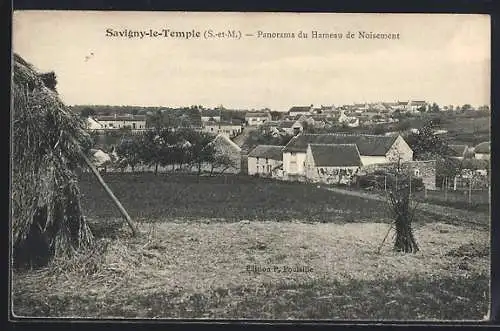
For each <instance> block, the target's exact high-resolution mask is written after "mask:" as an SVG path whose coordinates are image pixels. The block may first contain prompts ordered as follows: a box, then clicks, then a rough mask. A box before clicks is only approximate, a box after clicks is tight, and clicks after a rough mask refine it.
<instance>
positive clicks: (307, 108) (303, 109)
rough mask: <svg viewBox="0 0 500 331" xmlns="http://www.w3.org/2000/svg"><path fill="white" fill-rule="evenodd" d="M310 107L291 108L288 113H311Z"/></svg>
mask: <svg viewBox="0 0 500 331" xmlns="http://www.w3.org/2000/svg"><path fill="white" fill-rule="evenodd" d="M311 108H312V107H311V106H293V107H292V108H290V110H289V112H290V113H292V112H293V113H298V112H309V111H311Z"/></svg>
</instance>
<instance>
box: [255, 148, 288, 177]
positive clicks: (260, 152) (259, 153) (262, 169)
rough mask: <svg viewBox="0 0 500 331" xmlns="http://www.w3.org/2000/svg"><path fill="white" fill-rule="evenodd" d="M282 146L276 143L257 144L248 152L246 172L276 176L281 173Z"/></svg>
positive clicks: (279, 175)
mask: <svg viewBox="0 0 500 331" xmlns="http://www.w3.org/2000/svg"><path fill="white" fill-rule="evenodd" d="M283 147H285V146H276V145H258V146H257V147H255V148H254V149H253V150H252V151H250V153H248V174H249V175H255V174H259V175H263V176H277V177H281V175H282V166H283V151H282V149H283Z"/></svg>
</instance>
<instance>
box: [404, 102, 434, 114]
mask: <svg viewBox="0 0 500 331" xmlns="http://www.w3.org/2000/svg"><path fill="white" fill-rule="evenodd" d="M428 108H429V104H428V103H427V102H426V101H420V100H410V101H409V102H408V105H407V107H406V109H407V110H409V111H412V112H416V111H419V110H420V109H423V110H424V111H427V109H428Z"/></svg>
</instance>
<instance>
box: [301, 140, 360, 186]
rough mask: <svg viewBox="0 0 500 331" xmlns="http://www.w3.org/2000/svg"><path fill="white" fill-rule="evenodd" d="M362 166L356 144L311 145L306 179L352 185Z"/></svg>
mask: <svg viewBox="0 0 500 331" xmlns="http://www.w3.org/2000/svg"><path fill="white" fill-rule="evenodd" d="M361 166H362V163H361V157H360V155H359V150H358V147H357V146H356V144H338V145H327V144H325V145H323V144H309V145H308V146H307V150H306V158H305V177H306V178H307V179H308V180H310V181H312V182H322V183H327V184H350V183H351V182H352V178H353V176H354V175H355V174H356V173H358V171H359V170H360V168H361Z"/></svg>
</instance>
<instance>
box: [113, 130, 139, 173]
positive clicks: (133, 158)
mask: <svg viewBox="0 0 500 331" xmlns="http://www.w3.org/2000/svg"><path fill="white" fill-rule="evenodd" d="M141 151H142V144H141V141H140V138H138V137H137V136H134V137H132V138H128V139H127V138H125V139H122V140H121V141H120V143H119V144H118V145H117V146H116V154H117V155H118V157H119V161H118V164H119V166H120V167H121V168H122V169H123V168H125V167H127V166H130V167H131V168H132V172H134V170H135V167H136V166H137V165H138V164H139V163H140V162H141Z"/></svg>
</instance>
